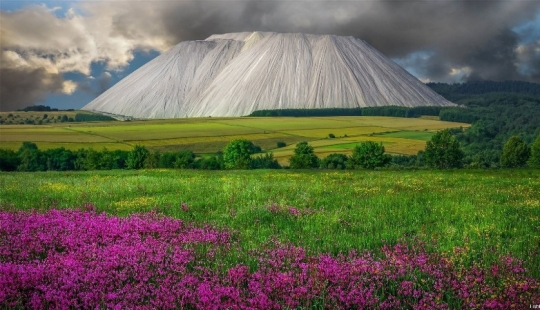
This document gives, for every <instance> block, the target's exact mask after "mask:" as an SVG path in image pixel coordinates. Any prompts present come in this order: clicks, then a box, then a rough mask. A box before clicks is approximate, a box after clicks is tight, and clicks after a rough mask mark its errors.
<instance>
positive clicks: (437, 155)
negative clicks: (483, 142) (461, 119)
mask: <svg viewBox="0 0 540 310" xmlns="http://www.w3.org/2000/svg"><path fill="white" fill-rule="evenodd" d="M463 157H464V154H463V151H462V150H461V148H460V146H459V142H458V141H457V140H456V138H455V137H454V136H453V135H452V134H451V133H450V130H448V129H445V130H441V131H439V132H437V133H436V134H435V135H433V137H431V140H430V141H428V142H427V144H426V150H425V152H424V159H425V161H426V165H428V166H429V167H432V168H438V169H450V168H460V167H461V166H462V165H463Z"/></svg>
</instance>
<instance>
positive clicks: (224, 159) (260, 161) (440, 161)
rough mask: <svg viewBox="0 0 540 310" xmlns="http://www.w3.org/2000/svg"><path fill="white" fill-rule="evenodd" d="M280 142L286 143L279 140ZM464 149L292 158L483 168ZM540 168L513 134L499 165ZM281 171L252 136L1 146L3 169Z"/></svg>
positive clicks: (439, 145)
mask: <svg viewBox="0 0 540 310" xmlns="http://www.w3.org/2000/svg"><path fill="white" fill-rule="evenodd" d="M280 146H283V144H282V143H281V142H280ZM464 159H465V153H464V152H463V150H462V148H461V146H460V143H459V141H458V140H457V139H456V137H455V135H453V134H452V132H451V130H449V129H446V130H442V131H439V132H437V133H436V134H435V135H433V137H432V138H431V140H430V141H428V142H427V144H426V148H425V150H423V151H420V152H418V154H416V155H398V156H391V155H388V154H386V153H385V148H384V146H383V145H382V143H376V142H373V141H366V142H360V143H358V144H357V145H356V147H355V148H354V149H353V152H352V154H351V155H350V156H347V155H344V154H330V155H328V156H327V157H325V158H323V159H320V158H319V157H317V155H316V154H315V151H314V149H313V147H312V146H311V145H309V144H308V143H307V142H300V143H298V144H297V145H296V148H295V150H294V154H293V156H291V158H290V159H289V166H288V167H285V168H291V169H315V168H321V169H338V170H342V169H375V168H379V167H387V166H392V167H429V168H435V169H451V168H462V167H472V168H478V167H482V166H477V165H470V164H467V163H466V161H465V160H464ZM527 165H528V166H530V167H539V168H540V135H538V137H537V138H536V140H535V142H534V143H533V144H532V145H531V146H529V145H528V144H527V143H525V142H524V141H523V140H521V138H519V137H518V136H513V137H511V138H510V139H509V140H508V141H507V142H506V143H505V146H504V150H503V152H502V156H501V158H500V166H501V167H508V168H516V167H524V166H527ZM155 168H166V169H205V170H221V169H280V168H284V167H282V166H281V165H280V164H279V163H278V161H277V160H276V159H275V158H274V156H273V154H272V153H271V152H270V153H265V154H263V153H261V148H260V147H259V146H256V145H254V144H253V143H252V142H251V141H248V140H233V141H231V142H230V143H229V144H227V146H225V148H224V149H223V152H219V153H218V154H215V155H209V156H202V157H197V156H196V154H195V153H193V152H192V151H189V150H185V151H179V152H159V151H151V150H148V149H147V148H146V147H144V146H135V147H134V148H133V149H132V150H131V151H122V150H114V151H111V150H107V149H103V150H101V151H97V150H93V149H79V150H77V151H71V150H68V149H65V148H63V147H61V148H54V149H48V150H39V148H38V147H37V145H36V144H35V143H32V142H24V143H23V144H22V146H21V147H20V148H19V150H18V151H13V150H5V149H0V171H49V170H53V171H68V170H112V169H155Z"/></svg>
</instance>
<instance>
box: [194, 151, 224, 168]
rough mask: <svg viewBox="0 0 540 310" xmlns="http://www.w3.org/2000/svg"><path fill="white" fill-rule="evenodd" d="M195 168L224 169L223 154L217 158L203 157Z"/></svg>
mask: <svg viewBox="0 0 540 310" xmlns="http://www.w3.org/2000/svg"><path fill="white" fill-rule="evenodd" d="M194 166H195V167H196V168H198V169H203V170H221V169H223V166H224V165H223V156H222V154H221V153H218V155H215V156H209V157H203V158H201V159H199V160H198V161H196V162H195V163H194Z"/></svg>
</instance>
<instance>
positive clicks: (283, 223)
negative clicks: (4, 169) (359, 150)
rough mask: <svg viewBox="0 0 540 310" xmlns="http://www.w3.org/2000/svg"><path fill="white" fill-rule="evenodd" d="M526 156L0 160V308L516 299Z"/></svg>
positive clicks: (516, 304) (534, 195) (537, 236)
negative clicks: (101, 166) (491, 162)
mask: <svg viewBox="0 0 540 310" xmlns="http://www.w3.org/2000/svg"><path fill="white" fill-rule="evenodd" d="M538 188H540V171H539V170H482V171H475V170H459V171H352V172H351V171H344V172H328V171H219V172H205V171H187V170H152V171H144V170H143V171H102V172H46V173H0V269H1V270H0V308H4V309H11V308H16V309H17V308H19V309H25V308H33V309H42V308H48V309H58V308H60V309H61V308H64V309H65V308H103V309H104V308H121V309H126V308H128V309H130V308H148V309H155V308H160V309H166V308H184V309H190V308H191V309H195V308H196V309H211V308H220V309H221V308H223V309H238V308H251V309H293V308H294V309H325V308H328V309H351V308H354V309H357V308H360V309H362V308H363V309H401V308H405V309H437V308H441V309H527V308H529V307H530V306H531V305H536V304H540V291H539V290H540V289H539V285H540V284H539V279H540V253H539V251H540V226H538V223H539V222H540V219H539V216H540V194H539V191H538Z"/></svg>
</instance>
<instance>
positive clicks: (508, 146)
mask: <svg viewBox="0 0 540 310" xmlns="http://www.w3.org/2000/svg"><path fill="white" fill-rule="evenodd" d="M530 154H531V150H530V149H529V146H527V143H525V142H523V140H521V138H520V137H518V136H512V137H510V139H508V141H506V143H505V144H504V148H503V152H502V155H501V166H503V167H505V168H517V167H523V166H525V165H526V164H527V160H528V159H529V155H530Z"/></svg>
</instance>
